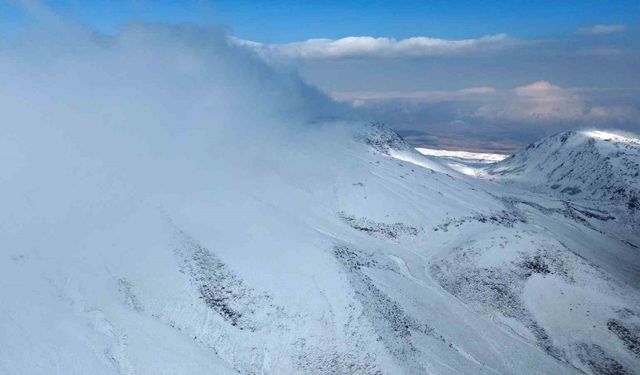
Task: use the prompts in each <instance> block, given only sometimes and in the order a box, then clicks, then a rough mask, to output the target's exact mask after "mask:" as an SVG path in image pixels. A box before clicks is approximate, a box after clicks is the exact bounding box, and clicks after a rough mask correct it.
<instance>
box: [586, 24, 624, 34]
mask: <svg viewBox="0 0 640 375" xmlns="http://www.w3.org/2000/svg"><path fill="white" fill-rule="evenodd" d="M626 29H627V27H626V26H625V25H593V26H588V27H581V28H579V29H578V30H577V31H576V33H577V34H581V35H603V34H613V33H620V32H623V31H625V30H626Z"/></svg>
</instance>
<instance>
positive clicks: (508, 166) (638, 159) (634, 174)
mask: <svg viewBox="0 0 640 375" xmlns="http://www.w3.org/2000/svg"><path fill="white" fill-rule="evenodd" d="M487 172H488V174H489V175H490V176H491V177H493V178H495V179H499V180H501V181H503V182H509V183H513V184H516V185H521V186H525V187H526V188H529V189H533V190H535V191H540V192H544V193H547V194H550V195H552V196H555V197H558V198H559V199H565V200H571V201H574V202H579V203H582V204H585V205H587V206H590V207H591V208H600V209H602V210H604V211H614V212H612V213H613V214H614V215H610V214H608V213H604V212H603V213H599V214H598V213H597V212H595V211H594V212H593V214H594V215H596V216H598V217H602V218H603V219H604V220H614V219H616V218H615V217H614V216H624V217H625V218H626V219H630V221H631V225H633V226H634V227H635V229H638V226H637V225H638V223H639V222H640V139H639V138H637V137H634V136H632V135H624V134H619V133H616V132H607V131H599V130H589V131H572V132H565V133H561V134H557V135H555V136H551V137H547V138H544V139H542V140H540V141H538V142H535V143H533V144H531V145H529V146H528V147H527V148H526V149H525V150H523V151H522V152H519V153H517V154H515V155H513V156H512V157H510V158H508V159H506V160H504V161H502V162H500V163H497V164H494V165H493V166H491V167H489V168H487ZM587 215H588V214H587ZM620 219H621V220H618V224H620V221H624V220H622V219H623V218H620Z"/></svg>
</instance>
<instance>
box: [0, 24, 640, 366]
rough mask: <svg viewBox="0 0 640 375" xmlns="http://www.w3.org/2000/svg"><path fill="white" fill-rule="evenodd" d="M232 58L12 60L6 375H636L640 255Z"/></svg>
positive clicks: (139, 40) (163, 31)
mask: <svg viewBox="0 0 640 375" xmlns="http://www.w3.org/2000/svg"><path fill="white" fill-rule="evenodd" d="M225 40H226V39H225V38H224V37H223V36H220V35H218V34H215V33H214V34H213V35H212V34H210V33H209V32H204V31H202V30H200V29H195V30H192V29H189V28H184V27H183V28H167V27H161V26H143V27H142V26H139V27H138V28H134V29H132V30H128V31H125V32H123V34H122V35H118V36H116V37H114V38H113V39H110V40H108V43H107V42H105V41H102V40H99V41H95V40H93V39H91V38H87V39H81V40H80V41H78V40H75V41H74V44H73V47H74V48H70V49H67V48H62V49H61V50H60V51H59V50H57V49H56V48H60V47H59V45H57V44H50V43H49V44H46V43H45V45H46V46H47V48H43V49H33V50H36V51H40V52H41V53H45V54H47V53H52V54H53V58H54V59H53V61H55V64H53V63H52V64H47V67H46V69H47V70H46V73H47V74H43V75H39V76H38V77H39V79H38V80H34V79H32V77H33V76H34V72H39V70H38V69H41V68H42V66H41V64H40V60H39V59H37V60H36V61H30V60H29V59H25V58H24V57H25V56H30V53H32V51H33V50H32V49H29V53H27V54H26V55H25V54H22V53H21V52H12V53H10V50H9V52H7V51H6V50H5V51H4V52H3V53H5V54H8V57H5V55H2V54H0V57H2V60H1V61H0V62H1V64H0V68H2V69H6V70H7V74H5V76H6V77H13V78H12V80H13V81H12V82H4V81H3V82H2V84H1V85H0V97H2V98H3V102H2V108H1V109H2V110H3V113H4V114H5V116H7V118H8V119H14V120H16V121H7V122H6V124H5V126H3V127H2V128H1V130H0V131H1V133H0V134H1V135H2V136H1V137H0V142H3V145H5V146H7V147H3V148H2V149H1V151H0V152H2V153H3V156H5V157H3V158H0V163H2V164H1V165H2V168H3V171H4V172H5V173H4V174H3V175H2V176H0V182H1V183H0V197H2V199H3V202H2V203H3V214H2V215H1V216H0V231H1V232H0V256H1V257H2V261H0V272H1V273H2V275H3V277H2V279H1V280H0V296H1V297H2V301H3V303H2V304H0V373H1V374H25V375H39V374H47V375H49V374H64V375H71V374H126V375H130V374H150V375H160V374H168V375H169V374H170V375H175V374H452V375H453V374H518V375H523V374H584V373H587V374H598V375H599V374H636V373H638V370H637V369H638V368H640V351H639V349H638V348H639V347H640V293H639V291H638V288H639V287H640V285H639V284H640V282H639V280H640V278H639V277H638V276H639V275H640V257H638V256H637V255H638V248H637V243H634V242H633V241H632V240H631V239H628V238H626V239H625V241H626V242H625V241H623V240H622V239H621V238H619V237H618V236H617V235H612V234H611V233H609V232H607V231H603V230H601V229H600V227H598V226H597V225H596V224H594V222H593V221H594V220H597V219H594V218H585V217H584V215H583V214H580V213H579V212H582V211H579V210H578V208H576V207H574V206H571V205H570V204H569V203H566V202H563V201H559V200H557V199H556V198H554V197H552V196H549V195H548V194H546V193H540V194H532V193H531V192H530V191H529V190H526V189H525V188H524V185H523V188H520V187H518V186H515V185H513V186H512V185H505V184H502V183H501V182H495V181H486V180H484V179H477V178H472V177H469V176H465V175H463V174H460V173H457V172H455V171H454V170H453V169H451V168H449V167H448V165H447V163H446V162H443V161H441V160H438V158H436V157H425V156H422V155H420V154H419V153H418V152H416V151H415V150H413V149H411V147H409V146H408V145H407V144H406V143H405V142H404V140H402V138H401V137H399V136H397V134H395V133H393V132H392V131H390V130H388V129H385V128H384V127H381V126H368V125H366V124H362V123H359V122H357V121H351V120H350V121H338V120H335V118H336V117H339V116H338V115H336V113H339V110H338V109H336V108H333V107H332V106H331V103H327V102H326V101H325V98H324V97H323V96H322V95H320V94H318V93H317V92H316V91H314V90H313V89H311V88H309V87H307V86H306V85H304V84H303V83H301V82H299V81H297V80H296V79H293V78H291V76H289V75H287V74H278V73H277V72H275V71H273V70H271V68H269V67H267V66H265V65H263V64H262V63H261V62H260V61H259V60H255V58H254V57H252V56H251V55H248V54H247V53H246V51H243V50H239V49H236V47H230V46H228V45H227V44H226V41H225ZM83 43H88V46H87V45H84V44H83ZM20 46H22V44H21V45H20ZM52 46H53V47H52ZM56 46H57V47H56ZM48 48H53V51H54V52H55V53H53V52H51V50H49V49H48ZM175 52H178V53H175ZM96 55H97V56H100V58H99V59H97V60H96V58H95V56H96ZM16 56H17V57H21V58H17V57H16ZM49 57H50V58H51V56H49ZM16 61H19V62H20V63H19V64H17V63H16ZM29 61H30V63H29ZM47 61H51V59H49V60H47ZM157 61H162V64H161V66H159V67H157V68H153V69H151V68H150V67H155V66H156V65H154V64H155V63H156V62H157ZM9 72H10V73H11V74H8V73H9ZM132 77H135V78H136V80H135V85H134V86H133V87H132V86H131V83H130V82H131V80H132ZM43 93H46V94H47V95H43ZM33 103H37V104H38V105H37V106H34V105H33ZM325 106H326V107H325ZM34 108H35V109H34ZM318 110H319V111H320V113H318ZM326 111H334V112H335V113H333V114H332V115H331V116H328V117H332V118H333V119H332V120H327V119H326V118H324V117H322V116H321V115H322V114H323V113H324V112H326ZM18 119H19V120H20V121H17V120H18ZM35 135H37V136H35ZM577 210H578V211H579V212H578V213H576V212H577Z"/></svg>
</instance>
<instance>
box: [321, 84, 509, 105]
mask: <svg viewBox="0 0 640 375" xmlns="http://www.w3.org/2000/svg"><path fill="white" fill-rule="evenodd" d="M495 93H496V89H494V88H493V87H486V86H482V87H470V88H466V89H461V90H455V91H335V92H332V93H331V97H332V98H333V99H334V100H337V101H340V102H347V103H351V104H354V105H362V104H364V103H366V102H371V101H384V100H402V101H412V102H423V103H436V102H448V101H459V100H465V99H473V98H476V97H478V96H485V95H492V94H495Z"/></svg>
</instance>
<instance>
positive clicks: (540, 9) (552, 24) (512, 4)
mask: <svg viewBox="0 0 640 375" xmlns="http://www.w3.org/2000/svg"><path fill="white" fill-rule="evenodd" d="M16 3H17V1H15V0H9V1H4V2H3V4H2V5H0V14H1V18H0V20H1V25H2V27H1V29H0V30H4V31H5V32H6V30H10V29H12V28H14V27H15V26H16V25H19V24H20V23H21V22H23V21H25V17H24V15H22V14H21V12H20V11H19V10H18V8H19V7H18V6H16ZM43 3H44V4H46V5H47V6H48V7H50V8H51V9H54V10H56V11H58V12H63V13H66V14H68V15H71V16H72V17H73V18H75V19H76V20H79V21H80V22H83V23H85V24H87V25H90V26H91V27H92V28H94V29H97V30H99V31H102V32H106V33H113V32H114V31H115V30H117V28H118V27H119V26H121V25H122V24H123V23H127V22H130V21H133V20H144V21H164V22H191V23H198V24H206V23H214V24H224V25H226V26H228V27H229V28H230V29H231V30H232V32H233V33H234V34H235V35H237V36H239V37H242V38H245V39H251V40H256V41H260V42H271V43H283V42H293V41H298V40H304V39H309V38H340V37H344V36H350V35H372V36H387V37H395V38H406V37H410V36H414V35H429V36H433V37H439V38H445V39H459V38H472V37H477V36H480V35H486V34H498V33H508V34H509V35H513V36H516V37H521V38H533V37H535V38H539V37H549V36H558V35H563V34H567V33H571V32H573V31H574V30H575V29H577V28H579V27H581V26H583V25H592V24H634V23H638V22H639V20H640V1H637V0H635V1H634V0H613V1H612V0H609V1H593V0H584V1H576V0H574V1H570V0H555V1H523V0H511V1H495V0H487V1H469V0H448V1H445V0H432V1H416V0H406V1H379V0H346V1H334V0H324V1H295V0H272V1H247V0H223V1H206V0H199V1H169V0H157V1H145V0H135V1H134V0H128V1H127V0H111V1H108V0H87V1H74V0H48V1H43Z"/></svg>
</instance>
